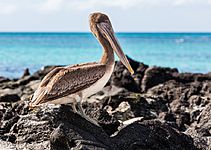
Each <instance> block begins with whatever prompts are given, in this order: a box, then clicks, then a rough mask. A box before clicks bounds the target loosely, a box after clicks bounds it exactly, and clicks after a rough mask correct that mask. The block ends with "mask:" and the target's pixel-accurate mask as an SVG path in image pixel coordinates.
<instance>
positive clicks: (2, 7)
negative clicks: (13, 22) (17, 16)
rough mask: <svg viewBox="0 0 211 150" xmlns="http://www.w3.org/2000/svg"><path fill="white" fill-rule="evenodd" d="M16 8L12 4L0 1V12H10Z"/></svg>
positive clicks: (4, 13)
mask: <svg viewBox="0 0 211 150" xmlns="http://www.w3.org/2000/svg"><path fill="white" fill-rule="evenodd" d="M16 10H17V6H16V5H14V4H7V3H0V14H3V15H6V14H12V13H14V12H15V11H16Z"/></svg>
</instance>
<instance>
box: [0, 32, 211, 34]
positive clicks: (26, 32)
mask: <svg viewBox="0 0 211 150" xmlns="http://www.w3.org/2000/svg"><path fill="white" fill-rule="evenodd" d="M0 33H91V31H90V32H89V31H0ZM115 33H147V34H150V33H199V34H200V33H208V34H211V31H203V32H200V31H117V32H115Z"/></svg>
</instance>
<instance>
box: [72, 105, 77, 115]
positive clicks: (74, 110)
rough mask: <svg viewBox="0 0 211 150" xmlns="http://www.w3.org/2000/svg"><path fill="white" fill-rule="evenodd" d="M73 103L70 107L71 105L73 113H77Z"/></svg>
mask: <svg viewBox="0 0 211 150" xmlns="http://www.w3.org/2000/svg"><path fill="white" fill-rule="evenodd" d="M75 105H76V104H75V103H73V104H71V107H72V109H73V112H74V113H77V112H78V111H77V109H76V107H75Z"/></svg>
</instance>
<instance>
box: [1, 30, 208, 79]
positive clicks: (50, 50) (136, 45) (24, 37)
mask: <svg viewBox="0 0 211 150" xmlns="http://www.w3.org/2000/svg"><path fill="white" fill-rule="evenodd" d="M117 37H118V39H119V42H120V44H121V46H122V48H123V50H124V52H125V53H126V54H127V55H128V56H130V57H131V58H133V59H135V60H138V61H141V62H144V63H146V64H149V65H156V66H166V67H176V68H178V69H179V71H180V72H201V73H206V72H209V71H211V33H117ZM101 53H102V51H101V46H100V45H99V43H98V42H97V40H96V39H95V38H94V37H93V36H92V34H91V33H0V76H7V77H10V78H14V77H20V76H21V75H22V73H23V70H24V69H25V68H29V69H30V72H32V73H33V72H34V71H36V70H38V69H40V68H41V67H42V66H44V65H69V64H76V63H82V62H93V61H98V60H99V58H100V57H101Z"/></svg>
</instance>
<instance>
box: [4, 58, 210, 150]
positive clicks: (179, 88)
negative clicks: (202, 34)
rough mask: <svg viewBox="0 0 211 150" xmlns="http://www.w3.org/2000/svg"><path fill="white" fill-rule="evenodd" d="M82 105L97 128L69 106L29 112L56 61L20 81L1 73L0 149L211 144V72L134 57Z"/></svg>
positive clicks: (192, 146) (195, 146)
mask: <svg viewBox="0 0 211 150" xmlns="http://www.w3.org/2000/svg"><path fill="white" fill-rule="evenodd" d="M129 61H130V63H131V65H132V67H133V68H134V70H135V74H134V75H133V76H131V75H130V74H129V72H128V71H127V70H126V69H125V68H124V66H123V65H122V64H121V63H120V62H117V63H116V67H115V72H114V73H113V74H112V77H111V79H110V80H109V82H108V84H107V85H106V87H105V88H104V89H103V90H102V91H100V92H98V93H97V94H95V95H93V96H91V97H90V98H89V99H87V100H86V102H84V104H83V107H84V109H85V111H86V114H87V115H88V116H89V117H91V118H93V119H95V120H96V121H97V122H98V124H99V125H100V126H96V125H94V124H92V123H90V122H89V121H87V120H86V119H84V118H82V117H81V116H80V115H78V114H75V113H73V112H72V110H71V107H70V106H66V105H57V106H55V105H48V106H46V105H44V106H42V107H39V108H36V109H34V110H29V108H28V102H29V101H30V96H31V95H32V94H33V92H34V91H35V90H36V88H37V87H38V85H39V83H40V81H41V79H42V78H43V77H44V76H45V75H46V74H47V73H48V72H49V71H50V70H51V69H53V68H54V67H55V66H47V67H44V68H42V69H41V70H39V71H37V72H36V73H34V74H32V75H29V71H28V70H27V73H25V75H24V76H23V77H22V78H20V79H13V80H11V79H8V78H4V77H0V149H53V150H57V149H99V150H103V149H109V150H110V149H111V150H112V149H115V150H116V149H120V150H124V149H164V150H165V149H166V150H167V149H172V150H176V149H187V150H189V149H190V150H191V149H204V150H209V149H211V118H210V116H211V111H210V110H211V73H207V74H192V73H179V72H178V70H177V69H171V68H162V67H156V66H154V67H149V66H148V65H145V64H143V63H139V62H136V61H134V60H132V59H129Z"/></svg>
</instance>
